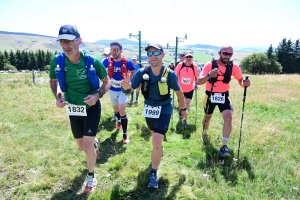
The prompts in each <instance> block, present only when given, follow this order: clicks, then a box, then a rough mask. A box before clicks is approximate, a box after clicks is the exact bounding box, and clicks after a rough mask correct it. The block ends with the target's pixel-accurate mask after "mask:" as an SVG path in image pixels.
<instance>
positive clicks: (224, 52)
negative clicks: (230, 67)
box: [221, 51, 233, 56]
mask: <svg viewBox="0 0 300 200" xmlns="http://www.w3.org/2000/svg"><path fill="white" fill-rule="evenodd" d="M221 53H222V54H223V55H224V56H232V54H233V53H228V52H226V51H221Z"/></svg>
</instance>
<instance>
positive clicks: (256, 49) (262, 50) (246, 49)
mask: <svg viewBox="0 0 300 200" xmlns="http://www.w3.org/2000/svg"><path fill="white" fill-rule="evenodd" d="M235 50H237V51H244V52H266V51H267V48H263V47H262V48H251V47H248V48H235Z"/></svg>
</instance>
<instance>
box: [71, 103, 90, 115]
mask: <svg viewBox="0 0 300 200" xmlns="http://www.w3.org/2000/svg"><path fill="white" fill-rule="evenodd" d="M66 113H67V115H69V116H86V106H85V105H82V106H77V105H73V104H67V105H66Z"/></svg>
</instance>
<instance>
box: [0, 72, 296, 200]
mask: <svg viewBox="0 0 300 200" xmlns="http://www.w3.org/2000/svg"><path fill="white" fill-rule="evenodd" d="M0 75H1V76H0V78H1V79H0V95H1V104H0V138H1V139H0V199H87V198H88V199H113V200H115V199H143V200H144V199H151V200H152V199H170V200H171V199H186V200H188V199H299V198H300V191H299V183H300V155H299V141H300V135H299V133H300V128H299V123H300V114H299V105H300V82H299V80H300V79H299V78H300V77H299V75H278V76H276V75H264V76H254V75H251V76H250V79H251V83H252V85H251V87H250V88H249V89H248V90H247V98H246V102H245V109H244V120H243V124H242V125H243V126H242V142H241V149H240V160H239V161H235V160H233V159H227V160H225V162H224V163H222V162H221V161H220V160H219V159H218V156H217V152H218V150H219V147H220V142H221V140H220V139H221V130H222V124H223V123H222V118H221V116H220V114H219V112H218V109H216V110H215V113H214V116H213V118H212V121H211V124H210V128H209V136H210V143H209V144H208V145H206V146H204V145H203V144H202V141H201V131H202V127H201V119H202V117H203V109H202V107H201V106H202V100H203V92H204V87H203V86H200V88H199V91H198V92H197V100H198V101H197V113H196V104H195V103H196V101H195V99H194V100H193V101H192V109H191V112H190V115H189V120H188V122H189V127H188V128H187V129H183V128H182V127H181V122H180V120H179V118H178V114H177V111H176V110H174V116H173V120H172V121H171V123H170V127H169V131H168V132H167V134H166V137H165V141H164V142H163V146H164V149H165V150H164V156H163V158H162V161H161V164H160V167H159V170H158V175H159V189H157V190H150V189H148V188H147V183H148V175H149V169H150V153H151V149H152V146H151V136H150V133H149V131H148V130H147V127H146V123H145V120H144V118H143V117H142V116H141V111H142V97H141V98H140V103H139V105H137V106H136V105H132V106H131V105H130V106H128V108H127V116H128V117H129V127H128V133H129V136H130V139H131V142H130V143H129V144H128V145H123V144H122V143H121V140H122V134H121V133H119V132H118V131H116V130H115V121H112V114H113V110H112V108H111V105H110V102H109V97H108V95H105V96H104V98H103V99H102V108H103V109H102V117H101V122H100V124H99V134H98V137H99V138H100V139H101V147H100V149H101V157H100V159H99V160H98V161H97V165H96V169H95V172H96V175H97V180H98V184H97V186H98V187H97V190H96V192H95V193H94V194H92V195H91V196H89V197H86V196H84V195H82V191H83V185H82V184H83V181H84V178H85V176H86V173H87V171H86V163H85V156H84V153H83V152H80V151H78V150H77V146H76V144H75V141H74V139H73V137H72V134H71V131H70V126H69V121H68V118H67V116H66V114H65V110H64V109H59V108H57V107H56V106H55V100H54V97H53V95H52V94H51V92H50V88H49V83H48V81H47V82H46V83H45V82H37V83H36V84H32V79H31V78H26V79H23V78H18V75H15V77H13V76H12V77H11V76H9V77H7V78H14V80H12V81H6V80H5V78H6V77H2V74H0ZM194 97H195V96H194ZM230 99H231V102H232V104H233V106H234V112H233V131H232V135H231V139H230V141H229V148H230V149H231V151H232V153H233V157H234V158H236V157H237V151H238V141H239V134H240V125H241V114H242V103H243V102H242V99H243V88H241V87H240V86H238V84H237V82H236V81H232V82H231V93H230ZM175 102H177V100H176V99H175Z"/></svg>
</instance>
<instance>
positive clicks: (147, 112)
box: [143, 104, 161, 118]
mask: <svg viewBox="0 0 300 200" xmlns="http://www.w3.org/2000/svg"><path fill="white" fill-rule="evenodd" d="M160 112H161V106H157V107H152V106H149V105H147V104H145V106H144V110H143V116H144V117H148V118H159V116H160Z"/></svg>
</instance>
